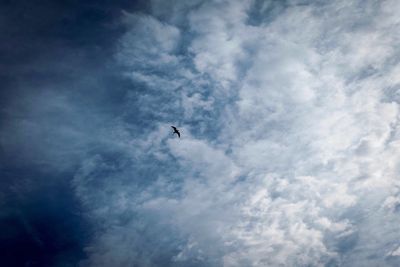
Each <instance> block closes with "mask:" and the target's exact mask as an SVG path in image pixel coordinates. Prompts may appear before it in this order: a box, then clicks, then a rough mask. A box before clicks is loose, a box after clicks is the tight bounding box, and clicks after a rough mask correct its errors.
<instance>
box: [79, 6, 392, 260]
mask: <svg viewBox="0 0 400 267" xmlns="http://www.w3.org/2000/svg"><path fill="white" fill-rule="evenodd" d="M271 3H272V2H271ZM389 3H390V2H388V1H384V2H382V3H381V4H380V3H376V2H374V1H362V2H361V1H334V2H332V3H329V4H322V3H321V4H319V3H317V2H316V3H311V4H308V5H300V4H299V3H297V4H296V3H294V2H291V4H290V5H288V7H287V8H286V9H284V10H283V11H282V13H281V14H280V15H279V16H278V17H277V18H276V19H274V20H272V21H268V22H261V23H259V24H258V25H256V26H255V25H249V23H248V19H249V16H250V14H251V13H252V12H267V11H265V10H263V9H262V10H252V8H253V6H252V4H251V3H250V2H240V1H237V2H233V1H229V2H224V1H215V2H213V1H208V2H204V3H201V4H198V5H194V6H193V7H192V6H190V7H188V6H185V8H188V9H189V11H188V12H186V13H184V12H182V11H181V9H179V8H178V6H176V8H171V9H168V10H170V11H169V12H173V13H172V14H171V20H170V21H168V19H165V20H166V21H167V22H170V23H175V24H174V25H175V26H172V25H169V24H168V23H167V22H165V23H161V22H160V21H159V20H157V19H156V18H153V17H151V16H141V15H140V16H138V15H132V16H133V17H132V18H131V17H130V16H131V15H127V17H128V18H131V19H129V20H133V21H134V22H133V23H132V28H131V29H130V30H129V31H128V32H127V34H126V35H125V36H124V37H123V38H122V39H121V40H120V51H119V52H118V54H117V58H118V59H119V60H120V61H121V62H122V64H124V65H125V66H127V69H128V70H129V71H130V73H131V75H132V77H133V79H134V80H135V81H140V82H145V83H146V84H147V85H148V86H149V87H151V88H153V89H154V88H157V87H162V85H163V84H170V85H171V84H172V85H173V86H170V87H168V88H170V90H173V89H176V88H178V87H179V85H181V87H179V88H180V89H181V92H180V93H179V94H174V96H175V98H174V99H175V102H173V105H174V107H175V108H176V109H179V108H181V109H182V111H181V112H180V113H177V114H179V115H180V116H182V118H184V123H182V133H183V134H182V138H181V139H176V138H175V139H171V138H169V136H168V130H169V122H168V121H167V120H160V121H159V122H157V123H158V128H156V129H155V130H154V131H153V132H152V133H151V134H150V135H149V136H148V137H147V138H143V139H142V138H135V135H133V134H132V138H133V139H134V141H133V143H134V144H135V145H134V146H131V148H132V150H134V149H135V148H137V149H136V151H135V152H132V158H130V159H129V160H128V162H130V161H131V162H133V163H131V164H132V165H133V166H129V167H127V169H128V170H129V171H126V170H125V169H124V168H122V169H118V170H117V171H116V174H114V173H113V174H111V175H110V177H108V178H107V179H106V181H104V184H103V185H100V188H101V189H105V190H107V191H108V195H105V194H104V193H100V192H98V190H96V191H93V192H90V190H89V188H90V186H89V185H88V182H89V181H88V179H89V180H90V179H91V178H90V177H91V176H90V175H88V174H85V172H84V171H81V173H80V174H79V175H77V176H76V179H75V182H76V185H77V193H78V195H79V196H80V197H81V198H82V199H84V200H85V203H90V202H93V201H94V200H95V201H96V203H91V204H89V205H88V206H89V209H90V210H91V211H90V212H89V213H90V214H91V215H92V216H95V219H96V220H97V219H99V218H100V220H102V221H103V220H104V223H105V225H106V227H105V229H106V230H105V231H103V232H102V231H99V234H98V237H97V238H96V239H95V240H94V242H93V244H92V249H91V250H90V251H91V253H90V258H89V260H88V261H89V263H90V264H91V265H92V266H109V265H113V266H125V265H126V264H127V263H133V262H134V263H137V264H138V265H139V266H156V265H157V264H156V262H157V260H159V258H160V257H165V261H167V262H172V265H174V264H176V266H181V265H179V264H182V266H187V265H193V266H196V264H197V265H201V264H205V265H208V266H328V265H329V264H331V265H332V266H336V265H340V266H356V265H355V264H359V265H358V266H376V265H377V263H378V262H379V264H380V265H381V266H385V265H388V266H390V264H391V263H390V262H388V261H385V259H386V258H385V257H386V256H387V255H388V254H387V253H388V252H387V251H388V249H387V246H386V245H385V244H387V243H391V242H396V241H397V240H398V238H399V234H398V233H397V232H398V231H397V232H396V231H395V229H396V228H397V227H398V224H399V217H398V214H397V213H396V211H395V210H394V207H395V206H397V204H398V203H397V202H398V197H397V195H396V194H398V193H397V192H391V191H390V190H391V189H392V188H393V187H394V186H395V185H397V184H398V181H397V180H398V178H397V175H398V174H397V173H398V170H399V165H398V162H399V156H398V155H400V153H399V152H400V151H399V146H398V143H399V140H398V137H399V136H398V135H399V133H398V127H397V124H398V119H397V118H398V99H393V98H390V97H389V98H388V96H387V94H386V92H387V89H388V88H394V87H398V84H399V79H398V78H399V77H398V74H397V69H398V67H396V66H395V63H394V62H395V61H393V60H394V59H395V58H396V57H398V56H399V54H398V48H397V47H396V45H397V43H396V41H397V38H398V37H396V36H395V35H394V34H393V33H394V32H397V31H398V30H399V25H398V24H397V20H396V19H395V16H394V15H393V12H391V10H390V8H388V7H387V5H389ZM392 4H394V3H392ZM375 5H378V6H379V7H380V8H376V9H375V8H374V7H375ZM177 10H179V11H177ZM266 10H268V9H266ZM364 12H367V13H368V15H369V17H367V18H366V17H365V16H364V15H363V13H364ZM156 13H157V14H156V15H157V16H158V17H164V18H165V14H164V13H163V12H162V11H160V10H158V12H156ZM177 14H178V15H177ZM261 15H263V16H267V15H268V14H264V13H263V14H261ZM185 21H187V22H188V25H186V24H184V23H185ZM184 26H186V27H184ZM179 27H182V29H184V28H185V29H187V32H184V31H183V30H182V29H178V28H179ZM189 37H190V38H191V39H190V41H186V42H187V43H180V45H183V46H185V47H184V49H183V50H185V49H187V51H188V53H187V54H185V53H184V54H180V55H179V56H178V55H177V52H176V49H177V46H178V43H179V42H180V40H182V39H185V38H189ZM157 56H159V57H157ZM190 63H192V65H191V64H190ZM141 65H143V66H144V67H143V66H141ZM191 66H192V67H191ZM148 69H154V70H155V71H154V72H152V73H151V74H149V73H147V71H148ZM169 70H170V71H171V72H174V71H176V70H179V72H178V73H186V74H187V73H190V75H189V76H185V75H180V74H178V75H176V74H175V73H173V74H171V75H167V74H168V71H169ZM188 77H190V81H189V79H188ZM175 84H176V85H175ZM159 90H160V91H161V90H162V89H159ZM171 94H172V93H171ZM227 98H228V99H227ZM154 99H155V100H154V101H156V102H154V103H152V104H154V105H155V106H157V108H159V109H160V110H161V111H160V112H165V110H164V106H167V105H171V103H169V102H168V103H164V102H163V99H160V98H154ZM149 101H150V102H151V99H150V100H149ZM217 109H218V112H215V114H213V115H212V116H211V117H210V118H208V120H209V121H210V124H207V125H206V126H204V124H203V125H202V126H197V125H196V124H194V123H193V124H192V123H191V122H190V119H191V118H196V119H198V118H199V117H200V118H201V115H202V114H206V113H209V112H213V111H214V110H215V111H216V110H217ZM204 116H205V115H204ZM211 126H213V127H215V128H216V129H212V128H211ZM200 127H203V129H202V130H200ZM207 127H209V128H208V130H210V131H211V130H214V131H215V132H213V134H214V135H216V137H215V138H214V136H213V138H211V137H210V136H211V135H210V136H207V135H203V136H200V134H199V133H198V132H196V131H201V132H204V129H205V130H207ZM163 129H168V130H163ZM205 132H207V131H205ZM127 139H128V138H127ZM131 145H132V144H131ZM152 157H154V158H152ZM104 164H105V166H106V169H107V170H108V169H110V168H111V166H109V165H108V163H106V162H104V161H100V162H99V163H97V164H95V165H94V167H93V171H94V170H95V169H96V168H101V167H102V166H103V165H104ZM163 164H165V165H168V167H165V168H162V167H160V166H161V165H163ZM128 165H129V164H128ZM138 165H143V166H144V167H142V168H148V171H147V172H145V174H144V175H143V176H141V177H140V178H141V179H143V180H146V179H149V180H150V181H151V182H148V184H147V186H139V185H138V183H139V182H138V179H136V175H142V174H137V173H136V171H137V169H138V168H139V167H137V166H138ZM84 166H86V165H85V164H84ZM163 166H164V165H163ZM103 167H104V166H103ZM82 168H83V169H84V167H82ZM166 169H168V172H167V173H163V172H164V171H166ZM130 172H132V173H131V174H130ZM126 176H127V177H130V176H132V178H131V179H128V178H124V177H126ZM382 204H383V208H382ZM129 214H131V215H129ZM132 214H134V215H132ZM124 216H128V217H129V216H131V217H129V218H130V219H127V222H123V220H122V219H121V220H122V221H121V220H120V217H124ZM135 216H137V217H135ZM385 216H386V217H385ZM133 217H135V219H133ZM138 218H140V219H138ZM139 233H142V236H140V234H139ZM171 233H174V234H177V233H178V236H179V238H178V239H179V241H176V239H175V237H171V235H172V234H171ZM139 236H140V237H139ZM146 237H147V238H152V240H151V241H146ZM155 240H163V242H162V244H163V245H165V243H164V241H165V240H167V241H168V240H169V241H170V242H171V245H170V246H169V245H168V246H167V245H165V246H166V250H168V251H169V253H170V254H168V255H166V254H162V253H161V251H162V247H160V246H158V245H155V243H157V242H156V241H155ZM371 240H374V242H371ZM167 241H165V242H167ZM142 242H144V243H146V242H147V245H146V246H145V247H142V246H141V245H142ZM171 246H172V247H173V248H171ZM152 249H154V250H153V253H150V251H152ZM128 250H129V251H130V250H133V251H134V252H132V253H133V254H129V253H128V252H127V251H128ZM114 251H115V252H114ZM396 253H397V250H396V251H395V252H391V254H390V255H392V256H393V255H394V254H396ZM132 255H133V256H132ZM396 255H397V254H396Z"/></svg>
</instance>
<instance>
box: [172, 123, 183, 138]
mask: <svg viewBox="0 0 400 267" xmlns="http://www.w3.org/2000/svg"><path fill="white" fill-rule="evenodd" d="M171 127H172V129H174V134H177V135H178V137H179V138H181V133H180V132H179V130H178V129H177V128H176V127H175V126H171Z"/></svg>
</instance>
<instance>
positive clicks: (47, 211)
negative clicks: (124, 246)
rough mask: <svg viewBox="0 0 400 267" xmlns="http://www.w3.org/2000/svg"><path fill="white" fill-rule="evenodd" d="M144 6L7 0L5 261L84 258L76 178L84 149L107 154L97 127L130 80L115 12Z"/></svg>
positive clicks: (1, 49)
mask: <svg viewBox="0 0 400 267" xmlns="http://www.w3.org/2000/svg"><path fill="white" fill-rule="evenodd" d="M146 5H147V4H146V3H145V1H119V2H118V3H117V4H116V3H115V2H114V1H2V2H1V4H0V34H1V36H2V42H1V43H0V73H1V74H0V84H1V85H0V88H1V90H0V183H1V189H0V206H1V212H0V225H1V228H2V234H1V237H0V246H1V262H0V265H2V266H3V265H4V266H72V265H73V266H75V265H76V264H77V262H78V261H79V260H80V259H81V258H84V257H85V255H84V251H83V247H84V246H85V244H86V243H87V242H88V240H90V236H91V229H90V225H89V224H88V223H87V222H86V219H85V217H84V216H82V207H81V203H80V202H79V201H78V200H77V199H76V196H75V194H74V189H73V188H72V187H71V185H70V181H71V179H72V177H73V175H74V172H75V171H74V170H75V168H76V165H77V164H78V163H79V162H80V160H81V159H83V158H84V157H86V154H89V155H90V154H95V153H99V151H103V152H102V153H107V152H104V151H107V146H108V145H107V144H106V143H107V140H104V139H102V135H101V132H98V131H96V129H98V128H101V127H103V126H105V127H107V126H108V127H111V124H113V122H112V118H114V117H115V116H116V114H119V113H120V111H121V107H120V105H119V104H120V103H121V99H123V97H124V96H125V95H126V90H127V89H128V86H129V85H130V84H128V83H127V82H126V81H125V79H124V78H121V77H120V76H118V75H116V74H115V68H114V67H113V58H112V55H113V49H114V45H115V44H114V43H115V39H118V38H119V36H120V35H121V34H123V33H124V32H125V27H124V25H122V24H121V23H120V21H119V18H120V16H121V14H122V10H126V9H127V10H137V11H145V10H146V9H147V8H148V7H146ZM110 87H112V88H113V90H107V89H108V88H110ZM110 153H113V152H110Z"/></svg>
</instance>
